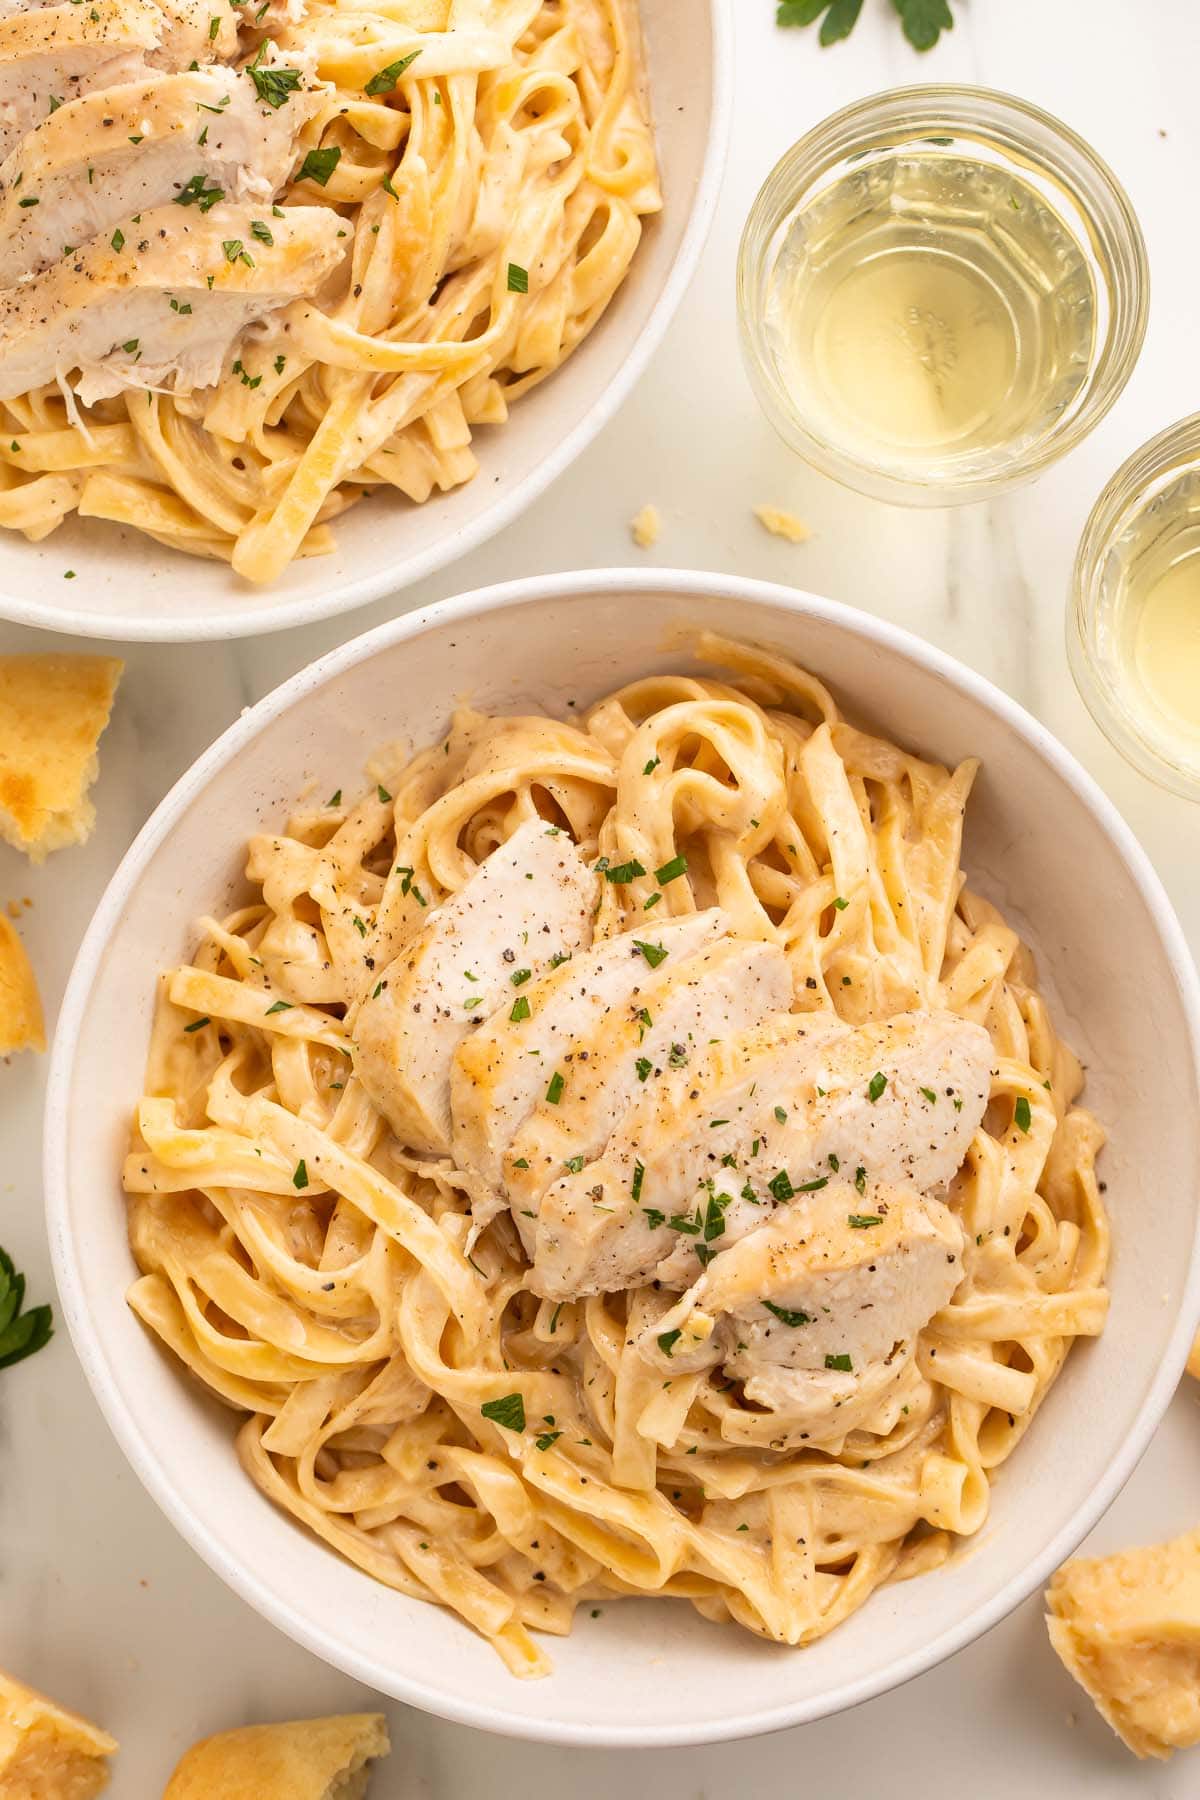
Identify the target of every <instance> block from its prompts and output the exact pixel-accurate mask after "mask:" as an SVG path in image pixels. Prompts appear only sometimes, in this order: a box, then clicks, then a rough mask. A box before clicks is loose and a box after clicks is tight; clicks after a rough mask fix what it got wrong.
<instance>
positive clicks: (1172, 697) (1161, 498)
mask: <svg viewBox="0 0 1200 1800" xmlns="http://www.w3.org/2000/svg"><path fill="white" fill-rule="evenodd" d="M1101 580H1102V588H1103V606H1104V612H1105V616H1106V618H1107V621H1108V624H1107V630H1108V632H1109V634H1110V643H1109V645H1108V646H1107V649H1108V660H1109V664H1110V667H1112V668H1113V669H1115V670H1116V672H1117V675H1116V679H1117V682H1118V685H1119V690H1120V691H1119V699H1120V701H1121V703H1122V704H1123V706H1124V708H1125V710H1126V712H1127V714H1128V715H1129V717H1130V719H1131V721H1132V722H1133V724H1134V726H1135V729H1136V730H1137V731H1138V733H1139V735H1140V736H1141V737H1142V738H1143V739H1144V740H1145V741H1146V742H1147V743H1148V744H1149V745H1150V746H1151V747H1152V748H1153V749H1155V750H1157V751H1158V752H1159V754H1161V755H1164V756H1166V757H1167V758H1168V760H1170V761H1171V762H1173V763H1174V764H1175V765H1176V766H1177V767H1185V768H1186V767H1190V768H1191V769H1192V770H1194V772H1195V773H1196V775H1197V776H1200V469H1197V468H1191V469H1188V470H1186V471H1185V472H1183V473H1181V474H1180V475H1178V476H1177V477H1176V478H1175V479H1174V480H1173V481H1171V482H1170V483H1169V484H1168V485H1167V486H1166V487H1164V488H1162V489H1161V491H1160V492H1158V493H1157V494H1156V495H1155V496H1154V499H1153V500H1152V501H1151V502H1150V504H1149V505H1148V506H1146V507H1145V508H1144V509H1143V510H1142V511H1140V512H1138V513H1137V514H1135V515H1134V517H1133V518H1132V519H1131V520H1130V522H1129V523H1128V525H1127V526H1126V528H1125V531H1124V532H1123V533H1122V535H1121V536H1120V537H1119V538H1118V539H1117V540H1116V542H1115V543H1114V544H1113V546H1112V548H1111V549H1110V551H1109V553H1108V556H1107V558H1106V559H1105V564H1104V568H1103V571H1102V576H1101Z"/></svg>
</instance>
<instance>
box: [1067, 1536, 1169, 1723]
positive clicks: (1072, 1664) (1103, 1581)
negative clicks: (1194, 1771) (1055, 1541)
mask: <svg viewBox="0 0 1200 1800" xmlns="http://www.w3.org/2000/svg"><path fill="white" fill-rule="evenodd" d="M1046 1600H1047V1603H1048V1605H1049V1608H1050V1611H1049V1613H1048V1614H1047V1617H1046V1627H1047V1629H1048V1631H1049V1633H1050V1642H1051V1643H1052V1644H1053V1645H1054V1648H1055V1649H1056V1650H1057V1652H1058V1654H1059V1656H1060V1657H1061V1658H1062V1660H1063V1662H1064V1663H1065V1665H1066V1667H1067V1669H1068V1670H1069V1671H1070V1673H1071V1674H1072V1675H1073V1676H1074V1677H1075V1679H1076V1681H1077V1682H1078V1683H1079V1685H1080V1687H1082V1688H1083V1689H1084V1690H1085V1692H1086V1693H1088V1694H1089V1695H1090V1696H1091V1698H1092V1700H1093V1701H1094V1702H1095V1705H1096V1707H1097V1708H1098V1710H1099V1711H1100V1713H1101V1714H1102V1715H1103V1717H1104V1718H1105V1719H1107V1720H1108V1723H1109V1724H1110V1725H1111V1726H1112V1728H1113V1730H1114V1731H1115V1732H1116V1733H1117V1735H1118V1736H1119V1737H1120V1738H1121V1739H1123V1741H1124V1742H1125V1743H1126V1744H1128V1746H1129V1748H1130V1749H1131V1750H1132V1751H1133V1753H1134V1755H1135V1756H1158V1757H1168V1756H1170V1754H1171V1752H1172V1751H1173V1750H1183V1749H1186V1748H1187V1747H1188V1746H1189V1745H1191V1744H1200V1531H1189V1532H1185V1533H1184V1535H1183V1537H1178V1538H1174V1539H1173V1540H1172V1541H1171V1542H1170V1543H1168V1544H1149V1545H1147V1546H1146V1547H1145V1548H1144V1549H1141V1550H1124V1551H1122V1552H1120V1554H1118V1555H1116V1556H1100V1557H1093V1558H1090V1559H1089V1558H1079V1559H1077V1560H1076V1561H1075V1562H1069V1563H1066V1564H1064V1566H1063V1567H1062V1568H1061V1569H1060V1570H1059V1571H1058V1573H1057V1575H1056V1576H1055V1577H1054V1579H1053V1581H1052V1582H1051V1583H1050V1588H1049V1591H1048V1592H1047V1594H1046Z"/></svg>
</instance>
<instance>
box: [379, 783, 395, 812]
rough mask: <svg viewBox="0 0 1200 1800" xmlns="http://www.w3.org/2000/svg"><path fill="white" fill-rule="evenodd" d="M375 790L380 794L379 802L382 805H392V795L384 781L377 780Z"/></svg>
mask: <svg viewBox="0 0 1200 1800" xmlns="http://www.w3.org/2000/svg"><path fill="white" fill-rule="evenodd" d="M375 792H376V793H377V794H378V796H379V804H380V805H381V806H390V805H391V804H392V796H391V795H390V794H389V793H388V791H387V789H386V788H385V787H384V785H383V783H382V781H378V782H376V784H375Z"/></svg>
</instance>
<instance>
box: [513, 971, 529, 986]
mask: <svg viewBox="0 0 1200 1800" xmlns="http://www.w3.org/2000/svg"><path fill="white" fill-rule="evenodd" d="M532 974H533V970H532V969H514V970H513V972H512V974H511V975H510V976H509V978H508V979H509V980H510V981H511V982H512V984H513V986H514V987H524V986H525V983H526V982H527V981H528V980H529V978H530V976H531V975H532Z"/></svg>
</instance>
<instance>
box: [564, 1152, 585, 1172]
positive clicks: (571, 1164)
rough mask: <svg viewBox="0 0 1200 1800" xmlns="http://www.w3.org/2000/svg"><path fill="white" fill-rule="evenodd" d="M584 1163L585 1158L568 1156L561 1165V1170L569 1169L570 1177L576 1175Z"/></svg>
mask: <svg viewBox="0 0 1200 1800" xmlns="http://www.w3.org/2000/svg"><path fill="white" fill-rule="evenodd" d="M586 1161H587V1157H586V1156H568V1158H567V1160H566V1162H565V1163H564V1164H563V1168H564V1169H569V1170H570V1171H571V1174H572V1175H578V1173H579V1171H580V1169H582V1167H583V1165H584V1163H585V1162H586Z"/></svg>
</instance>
